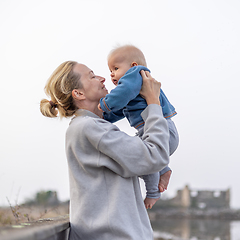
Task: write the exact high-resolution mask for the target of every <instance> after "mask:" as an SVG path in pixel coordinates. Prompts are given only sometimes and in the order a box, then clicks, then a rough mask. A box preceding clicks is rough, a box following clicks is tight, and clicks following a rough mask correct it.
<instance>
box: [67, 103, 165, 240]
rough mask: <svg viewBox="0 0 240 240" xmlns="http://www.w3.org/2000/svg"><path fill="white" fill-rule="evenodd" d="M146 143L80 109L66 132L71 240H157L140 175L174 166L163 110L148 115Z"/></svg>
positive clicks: (147, 111)
mask: <svg viewBox="0 0 240 240" xmlns="http://www.w3.org/2000/svg"><path fill="white" fill-rule="evenodd" d="M141 115H142V118H143V120H144V121H145V126H144V134H143V136H142V139H140V138H139V137H138V136H129V135H127V134H126V133H124V132H122V131H120V130H119V128H118V127H116V126H115V125H113V124H112V123H110V122H108V121H106V120H104V119H101V118H99V117H98V116H97V115H95V114H94V113H92V112H90V111H87V110H82V109H79V110H78V111H77V112H76V117H74V118H73V119H72V121H71V122H70V125H69V128H68V129H67V133H66V154H67V159H68V166H69V179H70V223H71V230H70V240H126V239H129V240H152V239H153V233H152V228H151V225H150V221H149V218H148V214H147V211H146V209H145V206H144V203H143V199H142V194H141V191H140V185H139V180H138V176H141V175H145V174H150V173H153V172H158V171H160V170H162V169H163V168H164V167H166V166H167V164H168V163H169V131H168V127H167V122H166V120H165V119H164V117H163V115H162V109H161V107H160V106H158V105H156V104H151V105H149V106H148V107H147V108H146V109H145V110H144V111H143V112H142V114H141Z"/></svg>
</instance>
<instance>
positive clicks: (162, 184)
mask: <svg viewBox="0 0 240 240" xmlns="http://www.w3.org/2000/svg"><path fill="white" fill-rule="evenodd" d="M171 174H172V171H170V170H169V171H167V172H166V173H164V174H163V175H161V176H160V179H159V184H158V188H159V191H160V192H164V191H165V190H167V187H168V183H169V179H170V176H171Z"/></svg>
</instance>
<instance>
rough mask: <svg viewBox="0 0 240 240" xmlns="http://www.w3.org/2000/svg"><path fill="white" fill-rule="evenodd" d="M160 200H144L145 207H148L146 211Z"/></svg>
mask: <svg viewBox="0 0 240 240" xmlns="http://www.w3.org/2000/svg"><path fill="white" fill-rule="evenodd" d="M158 199H159V198H147V197H146V198H145V200H144V204H145V207H146V209H148V208H150V209H151V208H152V207H153V205H154V204H155V203H156V202H157V200H158Z"/></svg>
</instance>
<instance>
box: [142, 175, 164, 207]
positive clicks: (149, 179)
mask: <svg viewBox="0 0 240 240" xmlns="http://www.w3.org/2000/svg"><path fill="white" fill-rule="evenodd" d="M142 178H143V180H144V182H145V186H146V191H147V193H146V198H145V200H144V204H145V207H146V208H147V209H148V208H152V206H153V205H154V204H155V203H156V202H157V200H158V199H159V198H160V191H159V188H158V183H159V173H158V172H157V173H153V174H149V175H144V176H142Z"/></svg>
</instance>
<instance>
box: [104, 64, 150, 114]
mask: <svg viewBox="0 0 240 240" xmlns="http://www.w3.org/2000/svg"><path fill="white" fill-rule="evenodd" d="M141 70H146V71H149V69H147V68H146V67H143V66H135V67H132V68H130V69H129V70H128V71H127V72H126V74H125V75H124V76H123V77H122V78H120V80H119V82H118V85H117V86H116V88H114V89H113V90H112V91H111V92H110V93H109V94H107V95H106V96H105V97H104V98H102V99H101V100H100V105H101V108H102V110H103V111H104V112H106V113H108V112H110V111H118V110H119V109H123V108H124V107H125V106H126V105H127V104H128V103H129V101H131V100H132V99H134V98H135V97H136V96H137V95H138V94H139V92H140V90H141V87H142V76H141V74H140V71H141Z"/></svg>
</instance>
